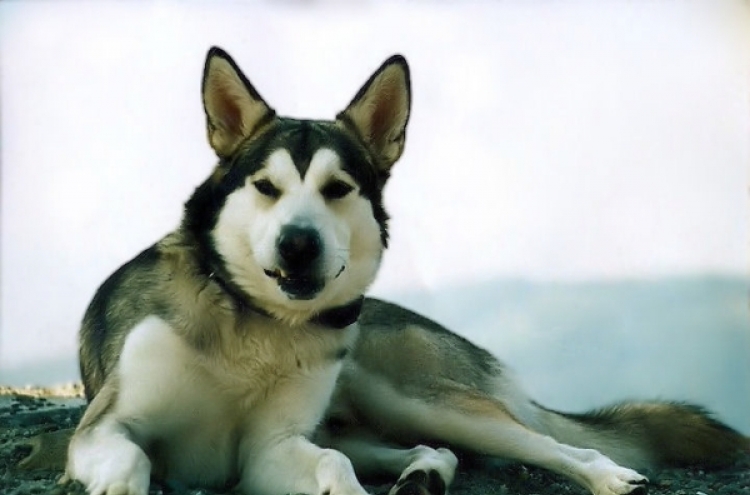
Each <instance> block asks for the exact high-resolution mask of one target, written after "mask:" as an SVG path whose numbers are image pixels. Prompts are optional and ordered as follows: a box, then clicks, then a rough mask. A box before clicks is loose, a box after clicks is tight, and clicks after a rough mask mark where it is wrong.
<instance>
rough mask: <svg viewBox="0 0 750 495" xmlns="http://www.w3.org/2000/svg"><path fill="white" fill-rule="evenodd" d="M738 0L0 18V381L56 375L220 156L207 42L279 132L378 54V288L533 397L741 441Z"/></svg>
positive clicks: (27, 11)
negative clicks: (391, 70) (405, 81)
mask: <svg viewBox="0 0 750 495" xmlns="http://www.w3.org/2000/svg"><path fill="white" fill-rule="evenodd" d="M746 15H747V13H746V12H745V9H744V6H743V5H742V3H741V2H732V1H726V2H722V1H710V2H709V1H706V2H687V1H653V2H652V1H649V2H633V1H625V0H622V1H617V0H611V1H594V0H591V1H588V2H577V1H560V2H544V1H497V2H488V1H487V2H446V1H424V2H402V3H396V2H388V1H384V2H376V1H374V0H372V1H354V2H344V1H341V2H326V1H288V2H271V1H263V2H215V3H208V2H197V1H196V2H170V1H161V2H154V3H147V2H122V3H117V2H68V1H59V2H12V1H6V2H2V3H0V42H1V43H2V45H1V49H2V51H1V52H0V57H1V58H0V63H1V66H0V71H1V72H0V91H1V92H0V104H1V105H2V106H1V109H2V111H1V113H0V118H1V127H0V129H1V132H2V134H1V138H2V139H1V141H0V145H1V155H0V157H1V159H2V162H1V165H2V169H1V174H2V175H1V180H2V192H1V194H2V196H1V197H0V199H1V201H2V203H1V206H2V208H1V210H0V211H1V214H2V217H1V223H0V229H1V230H0V233H1V235H2V237H1V239H2V241H1V242H2V244H1V246H0V247H1V256H2V257H1V258H0V262H1V263H0V270H1V271H0V274H1V277H2V278H1V281H2V285H1V286H0V291H1V292H0V297H1V306H0V331H1V333H0V383H3V384H14V385H23V384H27V383H36V384H52V383H59V382H68V381H73V380H76V379H77V365H76V356H75V354H76V345H77V343H76V332H77V327H78V323H79V321H80V318H81V316H82V314H83V311H84V309H85V307H86V304H87V303H88V301H89V300H90V298H91V296H92V295H93V292H94V290H95V289H96V287H97V286H98V285H99V284H100V283H101V282H102V281H103V280H104V278H105V277H106V276H107V275H108V274H109V273H111V272H112V271H113V270H114V269H116V268H117V267H118V266H119V265H120V264H122V263H123V262H124V261H126V260H127V259H129V258H130V257H132V256H133V255H134V254H136V253H137V252H138V251H139V250H141V249H143V248H144V247H146V246H147V245H149V244H151V243H153V242H154V241H156V240H157V239H158V238H159V237H161V236H162V235H163V234H165V233H166V232H167V231H168V230H170V229H172V228H173V227H174V226H175V225H176V224H177V222H178V221H179V218H180V214H181V205H182V203H183V202H184V201H185V200H186V199H187V197H188V195H189V194H190V192H191V191H192V190H193V188H194V187H195V186H196V185H197V184H198V183H199V182H200V181H202V180H203V178H204V177H205V176H206V175H207V174H208V173H209V171H210V170H211V167H212V166H213V164H214V161H215V159H214V157H213V156H212V153H211V150H210V148H209V147H208V146H207V144H206V141H205V137H204V121H203V110H202V108H201V104H200V93H199V88H200V77H201V71H202V66H203V61H204V56H205V53H206V51H207V50H208V48H209V47H210V46H211V45H214V44H216V45H219V46H222V47H223V48H225V49H226V50H228V51H229V52H230V53H231V54H232V55H233V56H234V58H235V59H236V60H237V61H238V63H239V64H240V65H241V67H242V68H243V69H244V70H245V72H246V74H247V75H248V77H249V78H250V80H251V81H252V82H253V83H254V84H255V86H256V87H257V88H258V90H259V91H260V93H261V94H262V95H263V96H264V97H265V99H266V100H267V101H268V102H269V103H271V104H272V105H273V106H274V107H275V108H276V109H277V111H278V112H279V113H280V114H282V115H290V116H296V117H317V118H323V117H326V118H327V117H333V116H334V115H335V113H336V112H337V111H338V110H340V109H342V108H343V107H344V106H345V105H346V103H348V101H349V100H350V98H351V97H352V96H353V95H354V93H355V92H356V90H357V89H358V88H359V86H360V85H361V84H362V83H363V82H364V81H365V80H366V79H367V77H368V76H369V75H370V73H371V72H372V71H373V70H374V69H375V68H377V66H378V65H379V64H380V63H381V62H382V61H383V60H384V59H385V58H386V57H387V56H389V55H390V54H392V53H395V52H400V53H403V54H404V55H406V56H407V58H408V59H409V62H410V64H411V67H412V78H413V93H414V102H413V116H412V120H411V124H410V129H409V132H408V139H407V147H406V153H405V155H404V157H403V159H402V160H401V161H400V162H399V163H398V164H397V166H396V169H395V170H394V173H393V177H392V180H391V182H390V183H389V185H388V188H387V194H386V204H387V206H388V209H389V211H390V213H391V214H392V216H393V221H392V229H391V234H392V247H391V249H390V250H389V252H388V253H387V256H386V261H385V263H384V266H383V271H382V273H381V275H380V278H379V279H378V281H377V283H376V284H375V286H374V287H373V291H372V292H373V293H375V294H378V295H380V296H383V297H387V298H388V299H391V300H397V301H399V302H402V303H404V304H407V305H408V306H410V307H412V308H415V309H418V310H420V311H422V312H425V313H426V314H428V315H430V316H432V317H435V318H437V319H439V320H440V321H441V322H443V323H445V324H447V325H449V326H450V327H451V328H453V329H455V330H456V331H458V332H460V333H461V334H463V335H465V336H467V337H469V338H471V339H472V340H474V341H476V342H478V343H480V344H481V345H483V346H486V347H488V348H489V349H490V350H492V351H493V352H494V353H496V354H497V355H499V356H501V357H502V358H503V359H504V360H505V361H507V362H508V363H509V364H511V365H512V366H513V367H514V368H515V369H516V370H517V371H518V372H519V375H520V376H521V378H522V381H523V383H524V384H525V385H526V386H527V387H528V388H529V389H530V390H531V392H532V394H533V395H534V396H535V397H536V398H537V399H539V400H540V401H541V402H543V403H545V404H547V405H549V406H551V407H558V408H563V409H569V410H578V409H581V408H587V407H592V406H595V405H602V404H604V403H606V402H610V401H613V400H617V399H622V398H653V397H659V398H669V399H672V398H676V399H688V400H694V401H699V402H702V403H704V404H706V405H708V406H709V407H711V408H713V409H715V410H717V411H718V412H719V413H720V414H721V415H722V417H724V418H726V419H727V420H728V421H729V422H730V423H731V424H732V425H734V426H736V427H739V428H741V429H743V431H745V432H746V433H750V323H749V322H748V285H749V284H748V280H749V279H748V277H747V262H748V239H749V238H748V220H749V218H748V196H747V185H748V177H747V173H748V163H749V162H748V158H749V156H748V155H749V153H750V103H749V100H748V98H749V95H750V91H749V90H750V87H749V86H750V84H748V73H749V71H748V69H749V68H750V67H749V66H748V63H747V61H748V60H750V58H748V54H747V51H746V50H743V47H744V46H746V42H747V40H746V39H744V38H743V36H742V34H743V30H746V29H747V23H746Z"/></svg>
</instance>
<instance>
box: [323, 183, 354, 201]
mask: <svg viewBox="0 0 750 495" xmlns="http://www.w3.org/2000/svg"><path fill="white" fill-rule="evenodd" d="M352 190H354V188H353V187H352V186H350V185H349V184H347V183H346V182H344V181H340V180H332V181H331V182H329V183H328V184H326V185H325V186H323V189H321V190H320V193H321V194H322V195H323V197H325V198H326V199H341V198H343V197H344V196H346V195H347V194H349V193H350V192H352Z"/></svg>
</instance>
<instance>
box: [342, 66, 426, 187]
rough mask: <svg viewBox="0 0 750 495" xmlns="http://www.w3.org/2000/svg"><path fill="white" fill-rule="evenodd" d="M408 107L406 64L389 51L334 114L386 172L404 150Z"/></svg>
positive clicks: (407, 71) (409, 104)
mask: <svg viewBox="0 0 750 495" xmlns="http://www.w3.org/2000/svg"><path fill="white" fill-rule="evenodd" d="M410 107H411V82H410V79H409V65H408V64H407V63H406V59H405V58H404V57H402V56H401V55H393V56H392V57H390V58H389V59H388V60H386V61H385V62H384V63H383V65H381V66H380V68H379V69H378V70H377V71H375V73H374V74H373V75H372V76H370V79H369V80H368V81H367V82H366V83H365V85H364V86H362V88H361V89H360V90H359V92H358V93H357V95H356V96H355V97H354V99H353V100H352V102H351V103H349V106H348V107H346V109H345V110H344V111H343V112H341V113H339V114H338V116H337V118H338V119H339V120H340V121H342V122H343V123H344V124H345V125H348V126H350V127H353V128H354V130H355V131H356V132H357V133H358V134H359V136H360V137H361V138H362V140H364V142H365V143H366V144H367V146H368V147H369V148H370V151H372V152H373V153H374V154H375V156H376V157H377V158H378V164H377V165H378V166H379V167H381V168H382V169H383V170H382V171H383V172H386V173H387V172H388V171H389V170H390V168H391V167H392V166H393V164H394V163H395V162H396V160H398V159H399V157H400V156H401V153H402V152H403V151H404V141H405V139H406V124H407V123H408V122H409V110H410Z"/></svg>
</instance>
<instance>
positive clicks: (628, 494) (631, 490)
mask: <svg viewBox="0 0 750 495" xmlns="http://www.w3.org/2000/svg"><path fill="white" fill-rule="evenodd" d="M615 466H616V465H615ZM592 491H593V493H594V495H645V494H646V493H648V478H646V477H644V476H642V475H640V474H639V473H637V472H636V471H633V470H632V469H628V468H624V467H620V466H616V467H614V468H613V467H609V468H608V469H607V472H606V473H602V476H601V477H599V479H598V482H597V483H596V485H595V486H594V489H593V490H592Z"/></svg>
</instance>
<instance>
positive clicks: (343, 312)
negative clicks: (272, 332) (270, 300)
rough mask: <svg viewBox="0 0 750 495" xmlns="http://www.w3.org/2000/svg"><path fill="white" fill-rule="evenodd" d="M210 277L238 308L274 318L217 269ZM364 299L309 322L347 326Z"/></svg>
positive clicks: (351, 321) (334, 327) (355, 319)
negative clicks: (226, 279)
mask: <svg viewBox="0 0 750 495" xmlns="http://www.w3.org/2000/svg"><path fill="white" fill-rule="evenodd" d="M208 278H209V279H211V280H213V281H214V282H216V285H218V286H219V287H220V288H221V290H223V291H224V292H226V294H227V295H228V296H229V297H230V298H231V299H232V300H233V301H234V302H235V304H236V305H237V307H238V309H241V310H246V311H252V312H254V313H258V314H260V315H263V316H265V317H266V318H274V316H273V315H272V314H271V313H269V312H268V311H266V310H265V309H263V308H260V307H258V306H257V305H255V304H254V303H253V301H252V299H251V298H250V297H248V296H247V295H246V294H244V293H242V292H241V291H239V290H238V289H237V288H236V287H234V286H233V285H231V284H229V283H227V282H226V281H225V280H224V279H223V278H222V277H220V276H219V275H217V274H216V272H215V271H212V272H210V273H209V275H208ZM364 301H365V297H364V296H359V297H358V298H356V299H355V300H353V301H351V302H349V303H346V304H344V305H342V306H336V307H334V308H328V309H324V310H323V311H321V312H320V313H317V314H316V315H314V316H313V317H312V318H310V320H309V323H312V324H314V325H320V326H322V327H327V328H333V329H336V330H338V329H342V328H346V327H348V326H349V325H351V324H352V323H355V322H356V321H357V320H358V319H359V315H360V313H362V305H363V304H364Z"/></svg>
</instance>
